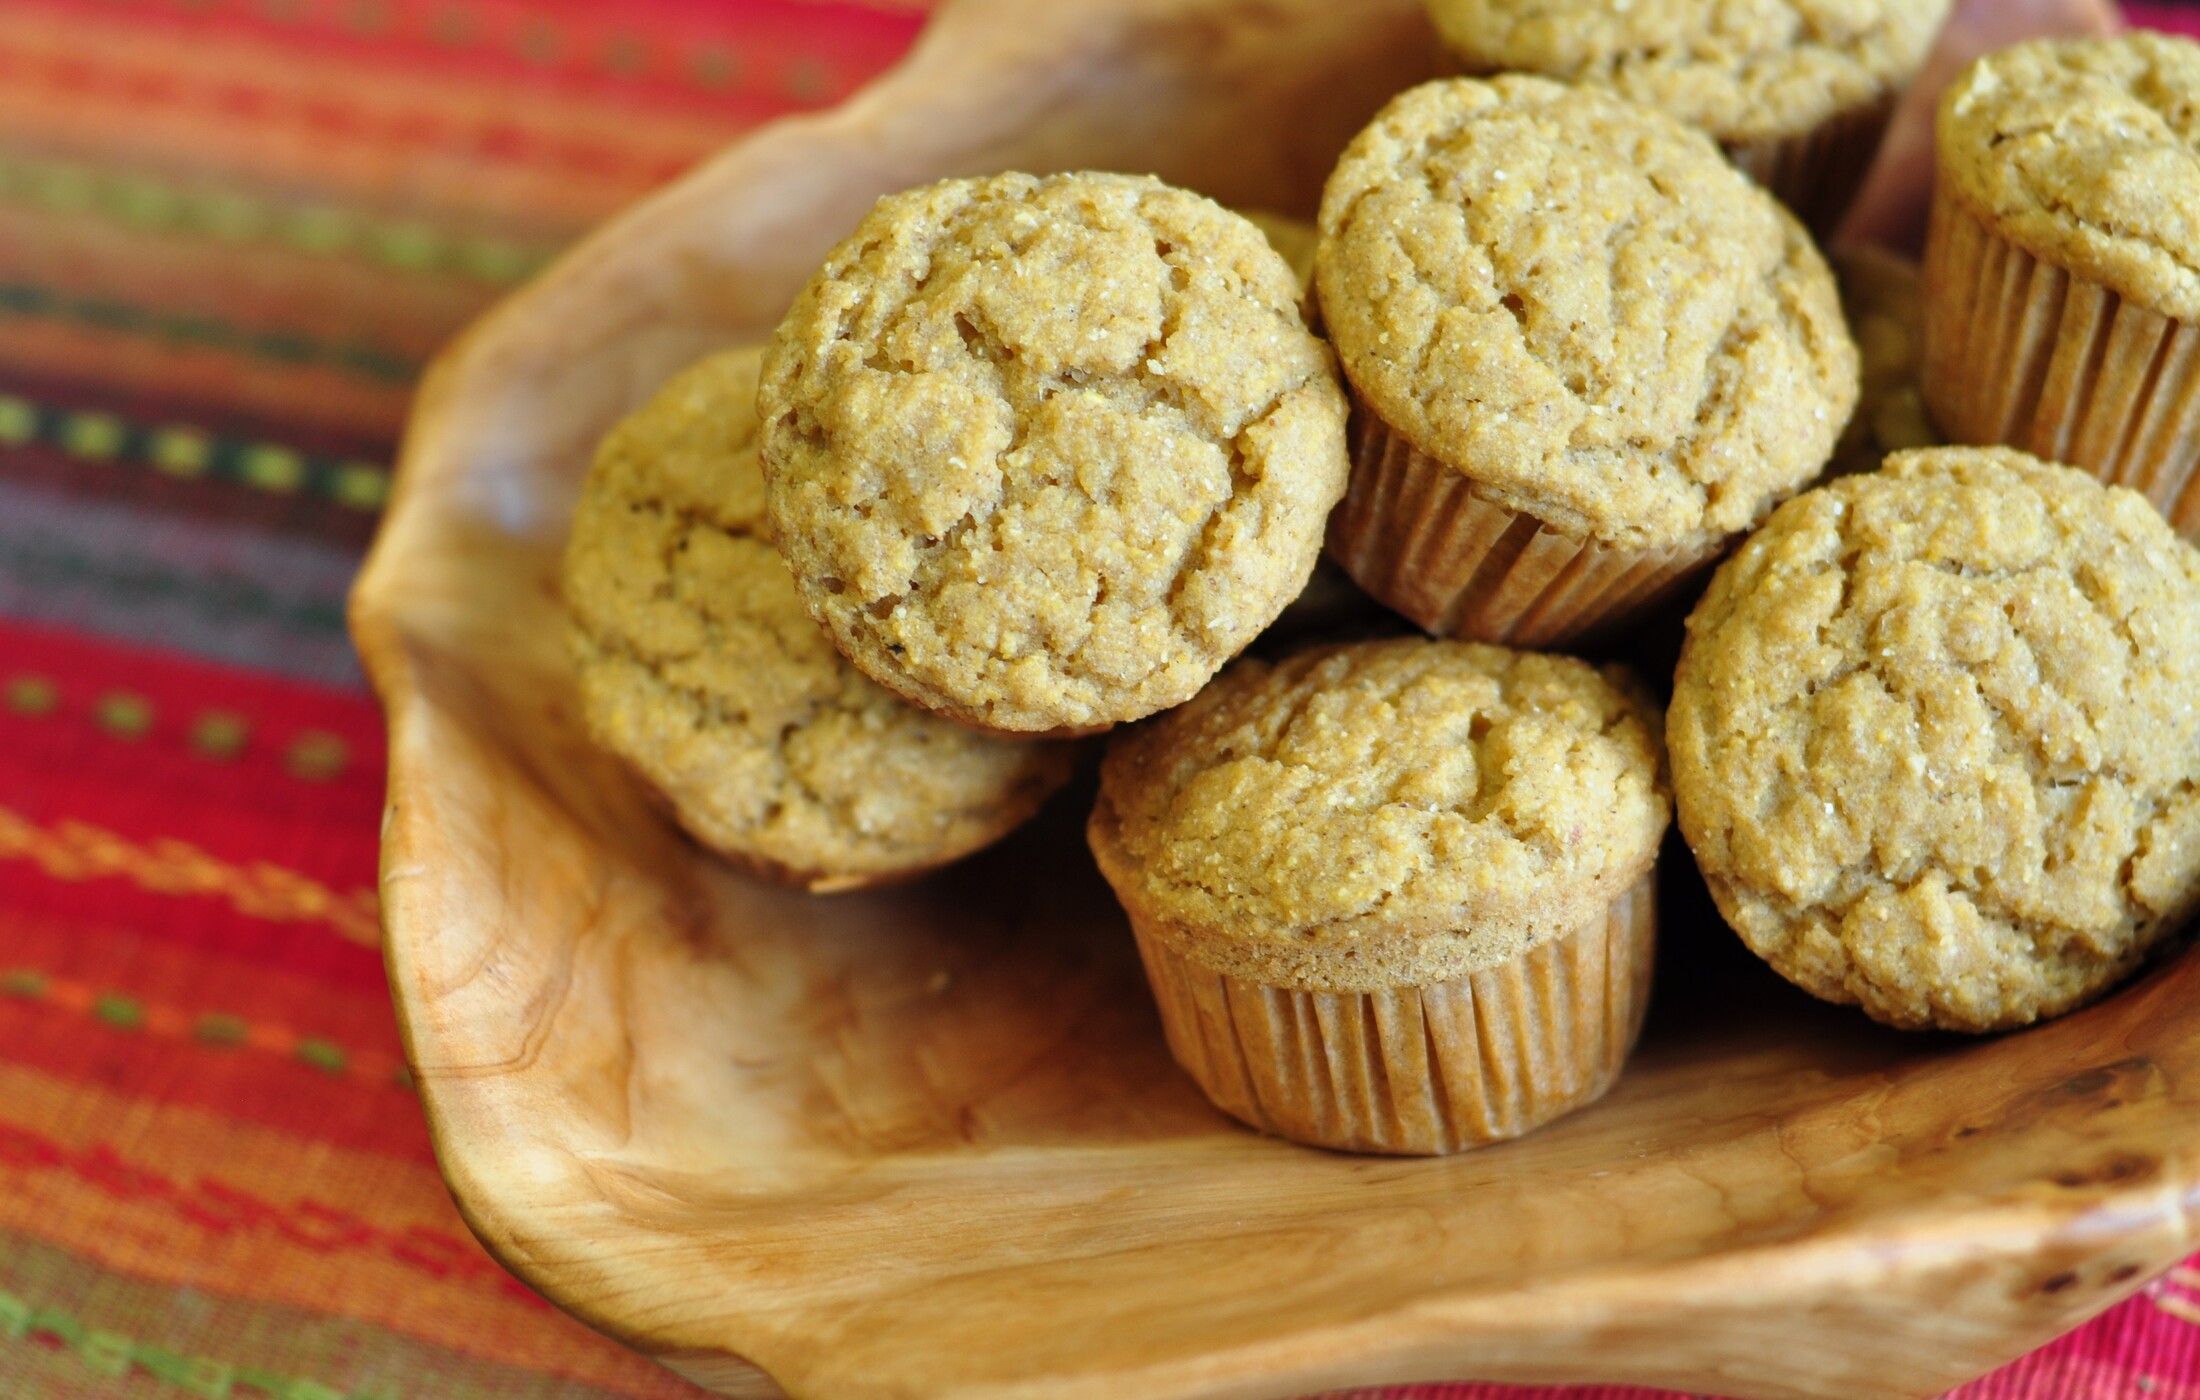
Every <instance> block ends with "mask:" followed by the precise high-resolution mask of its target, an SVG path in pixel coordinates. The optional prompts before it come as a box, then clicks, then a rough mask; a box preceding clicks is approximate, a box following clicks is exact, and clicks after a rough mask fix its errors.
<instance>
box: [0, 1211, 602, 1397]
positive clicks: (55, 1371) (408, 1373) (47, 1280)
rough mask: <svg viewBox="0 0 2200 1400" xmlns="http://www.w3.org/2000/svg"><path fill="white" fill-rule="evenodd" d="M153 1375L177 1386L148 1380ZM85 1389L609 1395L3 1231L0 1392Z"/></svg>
mask: <svg viewBox="0 0 2200 1400" xmlns="http://www.w3.org/2000/svg"><path fill="white" fill-rule="evenodd" d="M573 1325H575V1326H577V1324H573ZM125 1378H128V1379H127V1380H126V1379H125ZM153 1380H164V1381H168V1382H170V1383H171V1384H172V1385H173V1386H174V1387H176V1388H175V1389H156V1388H154V1387H152V1386H151V1385H149V1384H146V1383H147V1382H150V1381H153ZM102 1382H104V1383H105V1384H104V1385H103V1384H102ZM130 1382H135V1383H134V1384H132V1383H130ZM87 1386H98V1387H99V1389H98V1392H97V1393H99V1394H102V1395H105V1394H110V1393H119V1394H127V1395H144V1396H147V1397H149V1398H150V1397H156V1396H158V1397H170V1398H171V1400H182V1397H184V1396H199V1397H203V1398H204V1400H213V1398H214V1397H221V1400H257V1397H262V1396H265V1397H276V1396H280V1397H285V1398H286V1400H336V1397H342V1400H442V1398H443V1397H452V1396H462V1397H465V1400H611V1397H612V1396H614V1395H615V1394H616V1393H617V1392H614V1391H610V1390H606V1389H603V1388H601V1387H598V1386H581V1385H579V1384H577V1383H575V1382H573V1381H570V1380H566V1379H563V1378H561V1377H556V1376H549V1375H544V1374H542V1373H540V1372H537V1371H533V1370H522V1369H518V1368H513V1367H506V1366H500V1365H497V1364H495V1363H493V1362H488V1361H482V1360H480V1359H478V1358H475V1357H469V1356H461V1355H459V1354H457V1353H456V1352H453V1351H449V1350H447V1349H445V1348H442V1347H433V1346H429V1345H428V1344H426V1343H424V1342H420V1341H418V1340H416V1339H414V1338H411V1337H403V1336H399V1335H398V1334H396V1333H393V1332H390V1331H388V1330H387V1329H385V1328H379V1327H374V1326H371V1325H369V1324H366V1323H361V1322H354V1321H352V1320H351V1319H349V1318H342V1317H330V1316H327V1315H325V1314H321V1313H317V1312H313V1311H308V1310H305V1309H300V1308H286V1307H281V1306H279V1305H276V1304H273V1303H261V1302H251V1301H247V1300H243V1299H237V1298H227V1297H224V1296H222V1295H220V1294H217V1293H206V1292H196V1291H195V1292H194V1293H192V1294H191V1296H190V1297H189V1298H188V1299H183V1298H179V1297H178V1296H177V1295H176V1293H175V1291H174V1290H172V1289H170V1288H167V1287H165V1286H164V1285H161V1284H158V1283H148V1282H146V1281H144V1280H142V1279H135V1278H131V1277H129V1276H128V1275H126V1274H121V1273H118V1272H115V1271H114V1270H111V1269H103V1268H101V1267H100V1266H99V1265H98V1264H96V1263H94V1262H93V1261H91V1260H89V1259H85V1258H82V1257H80V1256H78V1255H75V1254H72V1253H70V1252H69V1251H67V1250H64V1249H56V1248H54V1247H53V1246H51V1245H47V1244H42V1243H40V1242H38V1241H36V1240H30V1239H26V1238H24V1237H23V1236H21V1235H10V1234H7V1233H5V1232H0V1395H8V1396H26V1397H28V1396H37V1397H58V1396H71V1395H77V1396H80V1395H85V1394H86V1393H87V1391H86V1389H85V1387H87ZM109 1387H111V1388H112V1389H111V1390H110V1388H109Z"/></svg>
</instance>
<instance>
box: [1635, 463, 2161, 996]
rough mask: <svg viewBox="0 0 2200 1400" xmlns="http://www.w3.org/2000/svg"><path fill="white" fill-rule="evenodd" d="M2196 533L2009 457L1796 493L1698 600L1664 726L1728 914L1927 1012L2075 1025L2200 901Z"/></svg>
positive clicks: (1769, 953)
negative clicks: (2070, 1019)
mask: <svg viewBox="0 0 2200 1400" xmlns="http://www.w3.org/2000/svg"><path fill="white" fill-rule="evenodd" d="M2195 697H2200V552H2196V551H2195V550H2193V549H2192V547H2191V546H2189V545H2187V544H2185V543H2184V542H2183V541H2181V540H2179V539H2178V538H2177V536H2176V535H2175V534H2174V533H2172V532H2171V530H2170V528H2169V526H2168V525H2167V524H2165V523H2164V522H2163V520H2162V517H2161V516H2160V515H2159V514H2157V513H2156V512H2155V511H2154V510H2153V509H2152V508H2151V507H2149V506H2148V505H2147V503H2146V502H2145V501H2143V500H2141V499H2140V498H2139V497H2138V496H2136V495H2134V494H2132V493H2131V492H2129V491H2123V490H2117V489H2114V488H2110V487H2104V486H2102V485H2101V484H2100V483H2099V482H2097V481H2095V480H2094V479H2093V478H2091V477H2089V476H2087V475H2086V474H2085V473H2083V472H2080V471H2077V470H2074V469H2073V468H2070V467H2065V466H2059V465H2051V464H2048V463H2045V462H2041V461H2039V460H2037V459H2036V458H2032V457H2028V456H2026V455H2024V454H2023V453H2020V452H2016V451H2013V450H2011V449H2008V448H2000V447H1994V448H1981V447H1942V448H1933V449H1929V450H1926V451H1921V452H1901V453H1896V454H1895V455H1894V456H1893V457H1891V458H1889V459H1888V460H1887V463H1886V465H1885V466H1884V467H1882V468H1881V469H1880V470H1878V471H1873V472H1863V473H1859V474H1857V475H1854V476H1846V477H1842V478H1841V479H1840V480H1838V481H1835V482H1833V483H1831V484H1829V485H1827V486H1824V487H1821V488H1820V489H1818V490H1816V491H1810V492H1806V493H1805V494H1804V495H1802V496H1799V497H1797V498H1796V499H1795V500H1793V501H1790V502H1789V503H1788V504H1786V505H1784V506H1782V507H1781V508H1780V509H1779V510H1777V511H1775V512H1774V513H1773V516H1772V518H1771V519H1770V520H1768V521H1766V522H1765V525H1764V527H1763V528H1762V529H1760V530H1758V531H1757V533H1756V534H1754V535H1752V536H1751V537H1750V540H1749V543H1748V544H1746V545H1744V546H1742V548H1741V549H1739V550H1737V551H1736V552H1735V554H1734V557H1733V558H1732V559H1730V560H1728V561H1727V563H1726V564H1725V565H1724V566H1723V567H1722V568H1721V569H1720V570H1719V573H1718V576H1717V578H1715V579H1714V580H1713V581H1712V584H1711V587H1710V589H1709V591H1708V592H1706V593H1705V595H1704V598H1703V601H1702V602H1701V603H1700V604H1698V606H1697V608H1696V610H1695V613H1694V614H1693V615H1692V616H1691V617H1690V618H1689V620H1688V644H1687V648H1686V650H1685V651H1684V652H1683V654H1682V657H1681V662H1680V667H1679V670H1678V672H1677V674H1676V676H1675V679H1674V685H1673V705H1672V711H1671V715H1670V718H1669V721H1668V724H1667V732H1668V734H1669V736H1670V739H1671V745H1672V764H1673V785H1674V792H1675V797H1676V800H1677V803H1678V807H1679V814H1680V824H1681V832H1682V834H1683V835H1684V836H1686V837H1687V838H1688V844H1689V847H1690V848H1691V849H1692V850H1693V851H1694V852H1695V856H1696V863H1697V866H1698V868H1699V869H1701V870H1702V872H1703V876H1704V881H1705V883H1706V884H1707V885H1708V886H1709V887H1710V890H1711V894H1712V896H1713V898H1714V899H1716V900H1717V902H1718V906H1719V911H1720V913H1721V914H1723V915H1724V916H1725V917H1726V920H1727V922H1728V923H1729V924H1731V925H1732V926H1733V928H1734V931H1735V932H1736V933H1737V934H1739V935H1740V936H1741V939H1742V941H1743V942H1744V943H1746V944H1748V945H1749V947H1750V949H1751V951H1753V952H1755V953H1756V954H1757V955H1758V956H1759V957H1761V958H1763V959H1764V960H1765V961H1766V962H1767V963H1769V964H1770V965H1771V966H1772V967H1773V969H1774V970H1775V971H1777V972H1779V973H1780V975H1781V976H1783V977H1786V978H1787V979H1788V980H1789V981H1791V982H1793V983H1795V984H1796V985H1797V986H1799V987H1801V988H1802V989H1803V990H1805V991H1807V992H1809V993H1811V994H1812V995H1813V996H1817V997H1821V998H1823V999H1825V1000H1827V1001H1831V1002H1837V1003H1842V1004H1847V1005H1855V1006H1859V1007H1861V1008H1862V1009H1863V1010H1864V1011H1865V1012H1866V1013H1867V1014H1869V1015H1870V1016H1872V1017H1873V1018H1874V1019H1876V1020H1879V1021H1883V1022H1885V1023H1887V1024H1889V1025H1893V1026H1900V1027H1904V1028H1907V1029H1925V1028H1939V1029H1942V1030H1952V1031H1966V1032H1972V1033H1984V1032H1989V1031H2000V1030H2011V1029H2014V1028H2017V1027H2020V1026H2026V1025H2030V1024H2031V1023H2033V1022H2034V1021H2038V1020H2042V1019H2045V1018H2047V1017H2050V1016H2059V1015H2062V1014H2063V1013H2065V1012H2067V1011H2071V1010H2074V1009H2075V1008H2077V1007H2080V1006H2083V1005H2085V1004H2086V1003H2087V1002H2090V1001H2092V1000H2094V999H2095V998H2097V997H2099V996H2101V995H2103V994H2104V993H2105V992H2107V991H2108V989H2109V988H2111V987H2113V986H2114V985H2116V983H2118V982H2120V981H2122V980H2123V979H2124V978H2125V977H2127V976H2129V975H2130V974H2131V973H2132V972H2133V971H2134V970H2136V969H2137V967H2138V966H2139V964H2140V963H2141V961H2142V960H2143V959H2144V958H2146V957H2147V956H2148V955H2149V953H2151V952H2152V951H2153V950H2154V949H2155V948H2157V947H2159V946H2160V945H2161V944H2162V943H2163V942H2164V941H2165V940H2166V939H2168V938H2169V937H2171V936H2172V934H2173V933H2174V931H2175V930H2176V929H2177V928H2178V927H2179V926H2180V925H2182V924H2183V923H2184V922H2185V921H2186V920H2187V919H2189V918H2190V916H2191V914H2192V912H2193V910H2194V909H2195V907H2196V906H2200V707H2196V706H2195V704H2194V700H2195Z"/></svg>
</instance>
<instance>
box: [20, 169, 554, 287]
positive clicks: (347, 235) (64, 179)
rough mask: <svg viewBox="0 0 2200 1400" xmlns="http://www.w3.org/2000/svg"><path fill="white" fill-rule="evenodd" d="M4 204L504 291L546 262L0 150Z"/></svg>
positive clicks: (488, 243)
mask: <svg viewBox="0 0 2200 1400" xmlns="http://www.w3.org/2000/svg"><path fill="white" fill-rule="evenodd" d="M0 201H5V202H7V203H11V204H17V205H23V206H27V207H30V208H35V209H41V210H44V211H46V212H48V213H51V214H58V215H73V216H84V217H91V218H97V219H101V220H103V221H106V222H108V223H113V224H120V225H123V226H125V227H128V228H134V229H138V230H140V231H142V232H146V233H159V234H179V235H183V236H185V237H193V238H201V239H205V240H207V241H209V242H214V243H223V244H234V245H242V244H262V245H267V244H272V245H276V246H279V247H283V248H288V249H290V250H291V251H293V252H298V253H305V254H308V255H311V256H315V257H326V258H354V259H357V260H360V261H364V262H371V263H376V264H379V265H381V266H383V267H387V268H390V269H392V270H394V271H397V272H403V273H414V274H419V275H422V276H436V275H449V276H460V277H465V278H469V279H471V280H474V281H478V282H486V283H489V284H490V285H492V286H509V285H511V284H512V283H515V282H518V281H521V280H522V279H524V278H526V277H527V276H529V275H530V274H532V273H533V272H534V271H535V270H536V269H538V268H539V267H541V266H542V265H543V263H545V262H547V261H548V260H549V258H550V252H551V250H550V249H549V248H547V247H539V246H535V247H530V246H526V245H523V244H518V243H514V242H511V241H510V240H507V239H500V238H489V237H470V236H467V235H464V234H455V233H448V232H444V231H441V230H438V229H436V228H434V227H431V226H430V225H427V224H423V223H420V222H418V221H415V220H409V219H381V218H376V217H374V216H372V215H368V214H363V213H359V212H357V211H354V210H348V209H341V208H335V207H331V206H327V205H308V206H298V207H284V206H281V205H277V204H273V203H269V202H267V201H265V200H261V199H257V198H254V197H253V196H251V195H248V194H244V193H242V192H239V191H234V190H217V189H194V188H191V187H189V186H184V185H175V184H170V183H167V182H164V181H162V180H158V179H154V178H152V177H149V176H145V175H138V174H129V173H124V172H121V171H114V170H105V169H101V168H99V167H96V166H90V165H82V164H78V163H76V162H73V161H60V160H43V159H37V158H33V157H28V156H25V155H23V154H21V153H20V152H0Z"/></svg>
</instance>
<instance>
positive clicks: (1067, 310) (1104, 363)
mask: <svg viewBox="0 0 2200 1400" xmlns="http://www.w3.org/2000/svg"><path fill="white" fill-rule="evenodd" d="M759 411H760V412H761V413H762V414H763V417H764V435H763V453H764V470H765V477H766V482H767V486H768V493H769V500H770V509H771V516H772V523H773V526H774V528H775V530H776V532H777V536H778V539H779V542H780V547H781V549H782V551H783V552H784V553H785V555H786V558H787V561H788V563H789V565H790V566H791V567H792V569H793V571H794V575H795V582H796V585H797V587H798V588H799V589H800V591H801V594H802V598H803V602H804V603H805V604H806V605H807V606H808V607H809V609H810V611H811V613H812V615H813V616H815V617H816V618H817V619H818V620H819V621H820V622H822V623H823V624H824V625H825V626H826V628H827V629H828V630H829V631H830V632H831V633H832V635H833V638H834V640H835V641H836V642H837V643H838V644H839V646H840V649H841V650H842V651H843V652H844V653H846V654H847V656H848V657H849V658H850V659H851V660H853V661H854V662H855V663H856V665H857V666H858V667H860V668H861V669H862V670H863V671H864V672H865V673H866V674H867V675H869V676H871V677H872V678H873V679H875V680H877V681H878V682H879V683H880V684H882V685H885V686H887V687H888V688H889V689H892V690H894V691H896V692H898V693H900V694H901V695H903V696H904V697H906V698H908V699H910V700H912V701H914V702H916V703H917V704H920V705H923V706H925V707H927V708H929V709H933V710H937V711H939V712H940V713H942V714H946V715H949V716H952V717H954V718H956V719H959V720H962V721H964V722H966V723H969V724H972V725H976V726H981V727H985V728H990V729H999V730H1011V731H1019V732H1056V733H1073V732H1084V731H1092V730H1098V729H1104V728H1106V727H1108V726H1109V725H1112V724H1116V723H1119V722H1122V721H1124V720H1131V719H1137V718H1139V717H1141V716H1144V715H1148V714H1151V713H1153V712H1154V711H1156V710H1161V709H1166V708H1168V707H1169V706H1171V705H1175V704H1179V703H1181V702H1183V701H1184V700H1186V699H1189V698H1190V697H1191V696H1192V694H1193V693H1195V692H1196V691H1197V690H1198V689H1199V688H1200V687H1201V686H1202V685H1204V684H1206V682H1207V680H1208V679H1209V678H1210V677H1212V676H1213V675H1214V673H1215V672H1216V671H1218V670H1219V669H1221V667H1222V665H1223V664H1224V663H1225V662H1226V661H1228V660H1229V659H1230V658H1231V657H1232V656H1235V655H1236V654H1237V653H1238V652H1239V651H1240V650H1241V649H1242V648H1243V647H1244V646H1245V644H1246V643H1247V642H1250V641H1251V640H1252V639H1253V638H1254V637H1255V636H1257V635H1258V634H1259V633H1260V631H1261V629H1262V628H1264V627H1266V626H1267V625H1268V624H1269V622H1270V621H1272V620H1273V619H1274V618H1275V616H1276V614H1277V613H1278V612H1280V611H1281V610H1282V609H1283V606H1284V605H1285V604H1286V603H1288V602H1290V601H1291V599H1292V598H1293V597H1295V596H1297V594H1298V592H1299V590H1300V589H1301V588H1303V587H1304V586H1305V584H1306V580H1307V576H1308V574H1309V573H1311V572H1312V570H1313V567H1314V560H1315V558H1316V556H1317V555H1318V554H1319V552H1320V548H1321V532H1322V523H1323V521H1324V519H1325V518H1326V517H1327V516H1328V514H1329V510H1330V507H1331V506H1333V505H1334V504H1335V503H1336V501H1337V498H1338V496H1339V495H1340V494H1342V492H1343V489H1344V477H1345V470H1346V459H1345V446H1344V418H1345V401H1344V394H1343V392H1342V390H1341V389H1340V388H1339V386H1338V384H1337V380H1336V374H1335V369H1334V365H1333V363H1332V361H1331V359H1330V356H1329V353H1328V350H1327V348H1326V347H1325V346H1324V345H1323V344H1322V342H1321V341H1320V340H1318V339H1316V338H1315V337H1314V336H1313V335H1311V334H1310V333H1308V331H1307V329H1306V326H1305V323H1304V322H1303V321H1302V320H1301V318H1300V314H1299V288H1298V284H1297V282H1296V280H1295V279H1294V278H1293V277H1292V275H1291V269H1290V268H1289V266H1288V265H1287V264H1286V263H1285V262H1284V260H1283V258H1282V257H1281V256H1280V255H1278V254H1277V253H1276V251H1275V250H1274V249H1273V248H1271V247H1270V246H1269V245H1268V243H1267V241H1266V240H1265V239H1264V238H1263V237H1262V236H1261V233H1260V231H1259V230H1258V229H1256V228H1254V227H1253V226H1252V225H1251V224H1249V223H1247V222H1246V221H1245V220H1244V219H1243V218H1241V217H1239V216H1238V215H1235V214H1232V213H1230V212H1229V211H1227V210H1225V209H1223V208H1222V207H1221V206H1219V205H1217V204H1214V203H1212V202H1211V201H1208V200H1205V199H1202V198H1200V197H1199V196H1197V195H1193V194H1188V193H1186V192H1185V191H1183V190H1178V189H1173V188H1171V187H1169V186H1167V185H1164V184H1162V183H1160V182H1159V181H1156V180H1151V179H1144V178H1134V177H1131V176H1123V175H1061V176H1050V177H1046V178H1034V177H1032V176H1029V175H1003V176H999V177H996V178H993V179H987V180H950V181H947V182H945V183H942V184H938V185H933V186H930V187H928V188H925V189H920V190H914V191H911V192H909V193H907V194H902V195H896V196H893V197H891V198H888V199H885V200H882V201H880V203H879V205H878V207H877V208H876V209H874V210H873V211H872V213H871V215H870V216H869V217H868V218H866V219H865V220H864V221H863V223H862V224H861V225H860V226H859V227H858V228H857V229H856V231H855V232H854V233H853V234H852V235H850V236H849V238H848V240H847V241H846V242H844V243H843V244H841V245H840V247H839V248H837V249H835V250H834V251H833V253H832V255H831V256H830V257H828V258H827V259H826V261H825V265H824V267H823V268H822V269H820V270H819V272H818V274H817V275H816V277H814V278H813V279H811V281H810V284H809V286H808V287H806V288H805V289H804V290H803V292H802V294H801V296H800V297H799V298H798V299H797V300H796V302H795V305H794V309H793V310H792V311H790V312H789V313H788V315H787V319H786V320H785V321H784V322H783V323H782V324H781V326H780V328H779V331H778V334H777V335H776V336H775V337H774V338H773V341H772V344H771V347H770V349H769V350H768V351H767V353H766V356H765V366H764V378H763V383H762V387H761V390H760V393H759Z"/></svg>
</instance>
